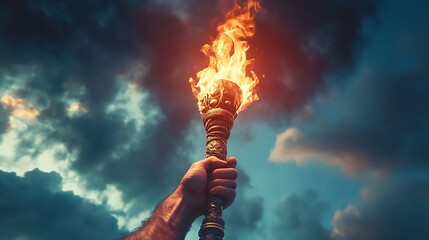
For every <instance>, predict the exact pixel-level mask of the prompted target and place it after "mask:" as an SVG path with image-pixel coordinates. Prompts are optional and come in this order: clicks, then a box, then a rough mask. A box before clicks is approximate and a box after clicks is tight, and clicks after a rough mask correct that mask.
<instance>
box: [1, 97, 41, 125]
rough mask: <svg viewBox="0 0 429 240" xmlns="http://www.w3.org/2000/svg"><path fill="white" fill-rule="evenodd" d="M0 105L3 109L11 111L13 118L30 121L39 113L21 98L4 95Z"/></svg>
mask: <svg viewBox="0 0 429 240" xmlns="http://www.w3.org/2000/svg"><path fill="white" fill-rule="evenodd" d="M0 103H1V104H2V105H3V107H4V108H6V109H9V110H11V114H12V116H13V117H17V118H23V119H28V120H32V119H35V118H36V117H37V116H39V112H38V111H37V110H36V109H34V108H32V107H30V106H29V105H28V104H27V103H26V101H25V100H24V99H22V98H17V97H14V96H11V95H5V96H3V97H1V98H0Z"/></svg>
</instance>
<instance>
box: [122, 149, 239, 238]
mask: <svg viewBox="0 0 429 240" xmlns="http://www.w3.org/2000/svg"><path fill="white" fill-rule="evenodd" d="M236 166H237V159H236V158H234V157H230V158H228V159H227V160H226V161H222V160H220V159H218V158H216V157H209V158H206V159H204V160H201V161H198V162H196V163H194V164H192V165H191V167H190V168H189V170H188V171H187V172H186V174H185V176H184V177H183V178H182V180H181V181H180V183H179V185H178V186H177V188H176V190H174V192H173V193H171V194H170V196H168V197H167V198H166V199H165V200H164V201H163V202H162V203H160V204H159V205H158V207H157V208H156V209H155V211H154V212H153V213H152V216H151V217H150V218H149V219H148V220H146V222H145V223H144V225H143V226H142V227H141V228H140V229H138V230H137V231H134V232H133V233H131V234H130V235H129V236H127V237H126V238H125V240H137V239H139V240H150V239H157V240H179V239H180V240H181V239H184V238H185V236H186V233H187V232H188V231H189V228H190V227H191V224H192V223H193V222H194V220H195V219H196V218H197V217H199V216H201V215H203V214H204V211H205V208H206V205H207V201H208V195H209V193H210V194H213V195H218V196H221V197H223V199H224V208H227V207H229V206H230V205H231V204H232V203H233V202H234V200H235V196H236V192H235V189H236V187H237V182H236V179H237V176H238V173H237V170H236V169H235V167H236Z"/></svg>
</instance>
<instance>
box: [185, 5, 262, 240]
mask: <svg viewBox="0 0 429 240" xmlns="http://www.w3.org/2000/svg"><path fill="white" fill-rule="evenodd" d="M259 1H260V0H248V1H247V2H246V3H244V4H243V6H240V5H239V4H238V3H237V1H235V2H234V6H233V8H232V9H231V10H230V11H229V12H228V13H226V15H225V21H224V22H223V23H221V24H219V25H218V27H217V31H218V36H217V37H216V39H215V40H214V41H213V43H212V44H211V45H209V44H205V45H204V46H203V47H202V49H201V51H202V52H203V53H204V54H205V55H206V56H208V57H209V60H210V62H209V66H208V67H207V68H205V69H203V70H201V71H200V72H198V73H197V77H198V81H195V80H194V79H192V78H191V79H190V83H191V87H192V91H193V93H194V95H195V97H196V98H197V100H198V107H199V110H200V113H201V116H202V120H203V124H204V128H205V130H206V133H207V135H206V157H210V156H215V157H217V158H219V159H222V160H225V159H226V155H227V141H228V138H229V134H230V131H231V129H232V127H233V125H234V120H235V118H236V117H237V113H238V112H240V111H242V110H244V109H245V108H246V107H247V106H249V104H250V103H252V102H253V101H256V100H258V96H257V94H256V92H255V86H256V85H257V84H258V82H259V80H258V77H257V76H256V74H255V73H254V72H253V71H250V76H248V74H247V72H246V67H247V66H248V65H249V64H250V63H251V62H252V61H251V60H247V58H246V51H247V50H248V49H249V47H250V46H249V44H248V43H247V41H246V39H249V38H250V37H252V36H253V34H254V33H255V24H254V18H255V14H256V13H257V12H258V11H259V10H260V8H261V7H260V3H259ZM222 211H223V199H222V198H221V197H220V196H209V201H208V206H207V212H206V214H205V218H204V220H203V222H202V225H201V229H200V231H199V233H198V235H199V237H200V239H204V240H209V239H210V240H211V239H213V240H218V239H223V236H224V225H225V223H224V221H223V218H222Z"/></svg>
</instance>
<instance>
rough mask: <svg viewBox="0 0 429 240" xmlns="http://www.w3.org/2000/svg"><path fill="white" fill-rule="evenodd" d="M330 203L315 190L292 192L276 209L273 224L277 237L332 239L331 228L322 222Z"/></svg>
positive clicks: (294, 239) (298, 239)
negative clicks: (320, 197) (322, 199)
mask: <svg viewBox="0 0 429 240" xmlns="http://www.w3.org/2000/svg"><path fill="white" fill-rule="evenodd" d="M327 209H328V205H327V204H326V203H324V202H323V201H321V200H320V199H319V195H318V193H317V192H316V191H314V190H310V189H307V190H304V191H302V192H295V193H292V194H290V195H288V196H286V198H284V199H283V200H282V201H281V202H280V203H279V205H278V206H277V207H276V209H275V213H274V214H275V216H276V219H275V220H276V221H275V223H274V226H273V234H274V236H275V239H291V240H304V239H321V240H328V239H330V233H329V230H328V229H326V228H325V227H324V226H323V224H322V217H323V215H324V214H325V213H326V211H327Z"/></svg>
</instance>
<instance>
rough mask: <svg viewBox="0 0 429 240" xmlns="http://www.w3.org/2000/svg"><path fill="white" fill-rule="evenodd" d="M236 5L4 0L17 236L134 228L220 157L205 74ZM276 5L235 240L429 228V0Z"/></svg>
mask: <svg viewBox="0 0 429 240" xmlns="http://www.w3.org/2000/svg"><path fill="white" fill-rule="evenodd" d="M224 7H225V6H224V3H222V1H221V2H218V1H211V0H208V1H197V0H192V1H174V2H173V3H172V2H171V1H163V0H148V1H137V0H129V1H120V2H118V1H107V2H105V1H98V0H95V1H91V2H86V3H81V2H76V1H68V0H61V1H55V2H50V1H31V0H26V1H25V0H23V1H3V2H2V3H0V19H1V21H0V36H1V37H0V196H1V198H0V222H1V224H0V239H36V240H38V239H119V238H120V237H121V236H124V235H125V234H126V233H128V232H129V231H130V230H132V229H133V228H135V227H138V226H139V225H140V222H141V221H142V220H144V219H146V218H147V217H148V216H149V215H150V212H151V211H152V210H153V209H154V207H155V206H156V205H157V204H158V203H159V202H160V201H161V200H162V199H164V198H165V197H166V196H167V195H168V194H169V193H170V192H171V191H172V190H173V189H174V188H175V186H177V183H178V182H179V180H180V178H181V176H183V174H184V173H185V171H186V170H187V168H188V167H189V165H190V164H191V163H192V162H194V161H197V160H200V159H201V158H202V156H203V153H204V144H205V142H204V141H205V132H204V129H203V126H202V124H201V121H200V119H199V116H198V109H197V105H196V100H195V99H194V98H193V96H192V93H191V89H190V86H189V83H188V79H189V77H194V76H195V74H196V72H198V71H199V70H200V69H201V68H202V67H204V65H205V64H207V59H205V58H204V56H203V55H202V54H201V53H200V52H199V49H200V47H201V46H202V45H203V44H204V43H207V42H209V41H210V40H212V39H213V37H214V35H215V34H216V29H215V26H216V23H218V22H219V21H220V20H221V19H222V18H221V16H222V9H223V8H224ZM262 7H263V8H264V9H263V11H261V13H259V14H258V16H257V19H256V33H255V35H254V38H253V39H249V43H250V45H251V48H250V50H249V56H250V57H252V58H254V59H255V62H254V64H253V65H251V66H250V67H251V68H252V69H253V70H254V71H255V72H256V74H258V76H260V78H261V79H260V84H259V86H258V89H257V90H258V94H259V96H260V100H259V101H258V102H255V103H254V104H253V105H252V106H251V107H249V108H248V109H247V110H246V111H244V112H242V113H240V114H239V116H238V119H237V120H236V123H235V126H234V128H233V130H232V134H231V136H230V140H229V145H228V151H229V154H230V155H234V156H237V158H238V161H239V163H238V168H239V174H240V176H239V179H238V184H239V185H238V189H237V191H238V195H237V199H236V202H235V203H234V205H232V206H231V207H230V208H228V209H227V210H225V213H224V214H225V221H226V237H225V239H238V238H246V239H249V240H260V239H269V240H271V239H272V240H277V239H291V240H304V239H305V240H311V239H331V240H354V239H368V240H376V239H392V240H395V239H417V240H419V239H428V238H429V235H428V232H427V229H428V227H429V224H428V222H427V220H426V216H427V215H428V214H429V205H428V201H427V199H429V174H428V173H429V172H428V170H429V164H428V158H429V154H428V153H427V149H429V144H428V140H427V139H428V137H429V127H428V125H427V122H428V121H429V111H428V110H427V103H428V102H429V90H428V89H429V88H428V87H429V86H428V81H427V80H428V79H427V78H428V76H429V72H428V69H429V66H428V64H429V61H428V60H429V44H428V43H429V33H428V31H427V29H429V18H428V17H427V16H426V15H427V13H426V9H428V7H429V6H428V4H427V3H426V2H425V1H418V0H414V1H408V2H407V3H403V2H401V1H370V0H367V1H359V2H356V1H336V0H330V1H323V2H322V1H315V0H307V1H289V0H287V1H280V0H278V1H277V0H272V1H268V0H267V1H263V2H262ZM200 222H201V220H200V219H198V220H197V221H196V222H195V223H194V225H193V227H192V229H191V231H190V232H189V234H188V236H187V238H186V239H197V231H198V228H199V226H200Z"/></svg>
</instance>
